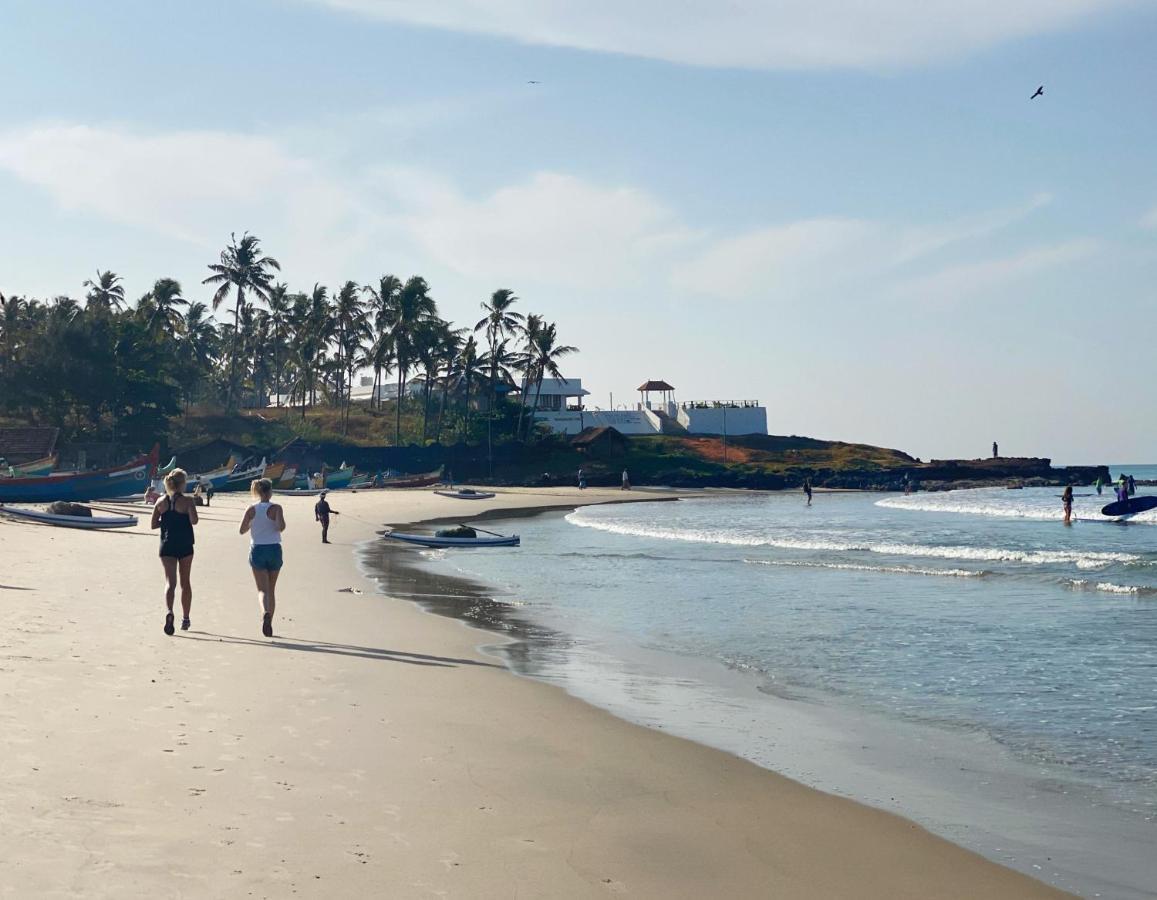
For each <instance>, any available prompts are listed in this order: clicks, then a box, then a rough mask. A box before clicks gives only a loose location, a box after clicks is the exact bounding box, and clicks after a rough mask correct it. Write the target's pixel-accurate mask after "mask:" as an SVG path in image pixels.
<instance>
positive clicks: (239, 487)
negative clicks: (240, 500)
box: [198, 459, 265, 493]
mask: <svg viewBox="0 0 1157 900" xmlns="http://www.w3.org/2000/svg"><path fill="white" fill-rule="evenodd" d="M264 474H265V460H264V459H262V460H261V462H259V463H258V464H257V465H255V466H246V465H245V464H244V463H238V464H237V465H235V466H234V467H233V469H232V470H231V471H229V472H223V470H222V469H218V470H217V471H216V472H210V473H209V474H208V475H201V476H200V477H199V478H198V481H199V482H200V484H201V485H202V487H205V488H208V487H210V486H211V487H212V488H213V490H214V491H215V492H217V493H228V492H230V491H247V490H249V485H250V484H251V483H252V482H253V479H254V478H261V477H262V476H263V475H264Z"/></svg>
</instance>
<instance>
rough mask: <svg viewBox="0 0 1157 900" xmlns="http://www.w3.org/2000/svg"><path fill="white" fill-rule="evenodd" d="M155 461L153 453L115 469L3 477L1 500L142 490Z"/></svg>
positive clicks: (47, 499)
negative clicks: (36, 476) (31, 476)
mask: <svg viewBox="0 0 1157 900" xmlns="http://www.w3.org/2000/svg"><path fill="white" fill-rule="evenodd" d="M155 465H156V457H155V456H142V457H139V458H138V459H135V460H133V461H132V462H130V463H126V464H125V465H124V466H121V467H119V468H115V469H101V470H98V471H95V472H81V473H79V474H77V475H49V476H47V477H44V478H5V479H3V480H0V503H53V502H55V501H57V500H69V501H73V502H82V501H85V500H104V499H107V498H109V497H124V496H126V495H130V494H137V493H143V492H144V490H145V488H146V487H148V483H149V472H150V471H151V470H152V469H153V467H154V466H155Z"/></svg>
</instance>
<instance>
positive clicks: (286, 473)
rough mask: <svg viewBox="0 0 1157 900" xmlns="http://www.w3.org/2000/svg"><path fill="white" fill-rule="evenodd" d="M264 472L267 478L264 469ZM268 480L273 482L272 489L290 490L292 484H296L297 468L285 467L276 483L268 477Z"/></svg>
mask: <svg viewBox="0 0 1157 900" xmlns="http://www.w3.org/2000/svg"><path fill="white" fill-rule="evenodd" d="M265 471H266V473H267V476H266V477H269V476H268V472H269V470H268V469H266V470H265ZM269 480H270V481H273V487H274V488H277V489H281V490H291V489H292V488H293V486H294V484H296V483H297V466H286V467H285V469H284V470H283V471H282V473H281V475H280V476H279V477H278V478H277V480H276V481H274V479H273V478H272V477H270V478H269Z"/></svg>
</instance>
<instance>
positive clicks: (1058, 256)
mask: <svg viewBox="0 0 1157 900" xmlns="http://www.w3.org/2000/svg"><path fill="white" fill-rule="evenodd" d="M1097 246H1098V245H1097V242H1096V241H1093V240H1089V239H1086V238H1079V239H1075V240H1070V241H1063V242H1060V243H1057V244H1047V245H1042V246H1038V247H1031V248H1029V249H1027V250H1022V251H1020V252H1019V253H1015V254H1012V255H1010V256H1004V257H1001V258H999V259H986V260H980V261H977V262H967V263H959V264H956V265H951V266H946V267H945V268H943V269H941V270H940V271H938V272H934V273H932V274H931V275H925V276H922V277H919V278H913V279H911V280H908V281H905V282H903V283H901V284H899V285H897V286H896V287H895V291H894V293H895V295H896V296H897V297H900V298H902V299H912V300H918V301H921V302H931V303H953V302H958V301H961V300H965V299H968V298H971V297H983V296H984V295H985V294H988V293H991V292H994V291H997V290H999V289H1001V288H1003V287H1005V286H1007V285H1010V284H1015V283H1016V282H1018V281H1020V280H1022V279H1024V278H1027V277H1028V276H1030V275H1036V274H1039V273H1041V272H1044V271H1047V270H1049V269H1055V268H1059V267H1062V266H1066V265H1070V264H1071V263H1075V262H1079V261H1080V260H1083V259H1087V258H1088V257H1089V256H1091V255H1092V254H1093V253H1094V252H1095V251H1096V249H1097Z"/></svg>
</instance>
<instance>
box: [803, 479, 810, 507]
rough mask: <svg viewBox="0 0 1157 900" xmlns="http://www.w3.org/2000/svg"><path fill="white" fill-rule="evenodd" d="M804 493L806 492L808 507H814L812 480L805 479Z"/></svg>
mask: <svg viewBox="0 0 1157 900" xmlns="http://www.w3.org/2000/svg"><path fill="white" fill-rule="evenodd" d="M803 492H804V495H805V496H806V497H807V505H808V506H811V505H812V480H811V479H810V478H805V479H804V480H803Z"/></svg>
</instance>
